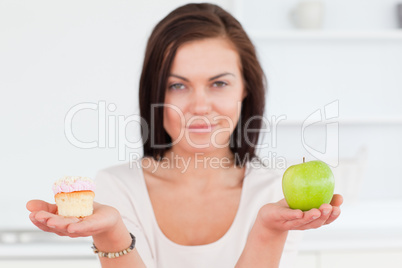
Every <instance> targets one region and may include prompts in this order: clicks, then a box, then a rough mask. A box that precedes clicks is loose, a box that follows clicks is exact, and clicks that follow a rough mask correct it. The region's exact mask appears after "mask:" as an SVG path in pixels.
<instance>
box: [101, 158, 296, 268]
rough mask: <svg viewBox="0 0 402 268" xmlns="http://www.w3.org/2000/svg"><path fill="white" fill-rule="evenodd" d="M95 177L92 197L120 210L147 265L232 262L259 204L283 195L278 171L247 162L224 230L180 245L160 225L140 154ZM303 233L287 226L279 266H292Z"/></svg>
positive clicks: (231, 264) (150, 267)
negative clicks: (207, 239)
mask: <svg viewBox="0 0 402 268" xmlns="http://www.w3.org/2000/svg"><path fill="white" fill-rule="evenodd" d="M95 182H96V192H95V193H96V195H95V201H97V202H99V203H102V204H106V205H110V206H113V207H115V208H116V209H118V210H119V211H120V214H121V215H122V218H123V221H124V223H125V224H126V226H127V228H128V230H129V231H130V232H131V233H133V235H134V236H135V237H136V245H135V247H136V248H137V251H138V252H139V254H140V256H141V258H142V259H143V261H144V262H145V264H146V266H147V267H148V268H156V267H157V268H171V267H175V268H181V267H183V268H189V267H191V268H198V267H200V268H201V267H202V268H205V267H209V268H213V267H219V268H225V267H228V268H229V267H230V268H233V267H234V266H235V264H236V262H237V260H238V259H239V257H240V255H241V253H242V251H243V249H244V246H245V244H246V240H247V236H248V234H249V232H250V230H251V228H252V227H253V223H254V221H255V218H256V216H257V213H258V211H259V209H260V208H261V207H262V206H263V205H264V204H267V203H272V202H276V201H278V200H280V199H282V198H283V194H282V187H281V174H280V173H279V172H277V171H274V170H272V169H268V168H266V167H263V166H262V165H261V164H260V163H259V162H256V161H253V162H247V164H246V173H245V178H244V181H243V188H242V193H241V199H240V204H239V208H238V211H237V214H236V216H235V219H234V221H233V223H232V225H231V226H230V228H229V230H228V231H227V232H226V234H225V235H224V236H223V237H221V238H220V239H219V240H217V241H215V242H213V243H210V244H206V245H198V246H183V245H179V244H176V243H174V242H173V241H171V240H169V239H168V238H167V237H166V236H165V235H164V234H163V232H162V231H161V229H160V228H159V226H158V223H157V221H156V217H155V214H154V211H153V208H152V203H151V200H150V198H149V195H148V190H147V187H146V184H145V179H144V174H143V170H142V168H141V161H140V160H135V161H132V162H130V163H125V164H121V165H117V166H113V167H110V168H107V169H104V170H101V171H100V172H99V173H98V174H97V176H96V179H95ZM301 234H302V233H301V231H291V232H289V235H288V239H287V242H286V244H285V249H284V253H283V255H282V258H281V265H280V267H281V268H289V267H293V261H294V259H295V257H296V254H297V248H298V244H299V242H300V241H301Z"/></svg>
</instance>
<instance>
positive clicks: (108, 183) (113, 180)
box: [95, 160, 142, 202]
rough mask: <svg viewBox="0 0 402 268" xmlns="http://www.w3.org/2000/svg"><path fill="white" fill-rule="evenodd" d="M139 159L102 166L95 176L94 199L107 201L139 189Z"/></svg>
mask: <svg viewBox="0 0 402 268" xmlns="http://www.w3.org/2000/svg"><path fill="white" fill-rule="evenodd" d="M138 161H139V160H135V161H131V162H126V163H123V164H118V165H113V166H110V167H107V168H104V169H102V170H100V171H98V173H97V174H96V176H95V184H96V191H95V199H98V201H99V202H100V201H102V202H108V201H109V200H110V199H112V198H113V199H117V198H121V197H122V196H124V195H126V196H129V194H130V193H132V192H133V190H134V191H136V190H138V189H141V187H140V186H141V176H142V174H141V170H140V166H139V165H138Z"/></svg>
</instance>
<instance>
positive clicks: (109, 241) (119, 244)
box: [92, 219, 132, 252]
mask: <svg viewBox="0 0 402 268" xmlns="http://www.w3.org/2000/svg"><path fill="white" fill-rule="evenodd" d="M92 238H93V241H94V244H95V245H96V247H97V248H98V249H99V250H100V251H105V252H117V251H120V250H122V249H125V248H127V247H128V246H129V245H130V244H131V240H132V239H131V236H130V233H129V231H128V229H127V227H126V226H125V225H124V223H123V221H122V220H121V219H120V220H119V221H118V222H117V223H116V225H115V226H113V227H112V228H110V229H109V230H107V231H104V232H102V233H99V234H96V235H93V236H92Z"/></svg>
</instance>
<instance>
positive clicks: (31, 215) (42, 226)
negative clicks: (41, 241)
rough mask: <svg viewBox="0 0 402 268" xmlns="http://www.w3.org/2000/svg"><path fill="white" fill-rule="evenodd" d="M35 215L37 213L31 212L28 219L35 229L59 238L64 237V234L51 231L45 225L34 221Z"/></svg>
mask: <svg viewBox="0 0 402 268" xmlns="http://www.w3.org/2000/svg"><path fill="white" fill-rule="evenodd" d="M36 213H37V212H32V213H31V214H30V215H29V219H30V220H31V222H32V223H33V224H34V225H35V226H36V227H38V228H39V229H40V230H42V231H45V232H50V233H55V234H57V235H60V236H65V235H66V234H64V233H61V232H58V231H56V230H53V229H52V228H49V227H48V226H47V225H46V224H43V223H41V222H39V221H38V220H36V218H35V214H36Z"/></svg>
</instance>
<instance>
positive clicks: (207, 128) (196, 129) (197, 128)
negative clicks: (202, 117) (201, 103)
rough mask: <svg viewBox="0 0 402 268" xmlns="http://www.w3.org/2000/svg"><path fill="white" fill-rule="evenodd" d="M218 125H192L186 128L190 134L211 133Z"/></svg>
mask: <svg viewBox="0 0 402 268" xmlns="http://www.w3.org/2000/svg"><path fill="white" fill-rule="evenodd" d="M217 125H218V124H211V125H206V124H192V125H190V126H188V127H187V129H188V131H189V132H192V133H209V132H212V131H213V129H215V128H216V126H217Z"/></svg>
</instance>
